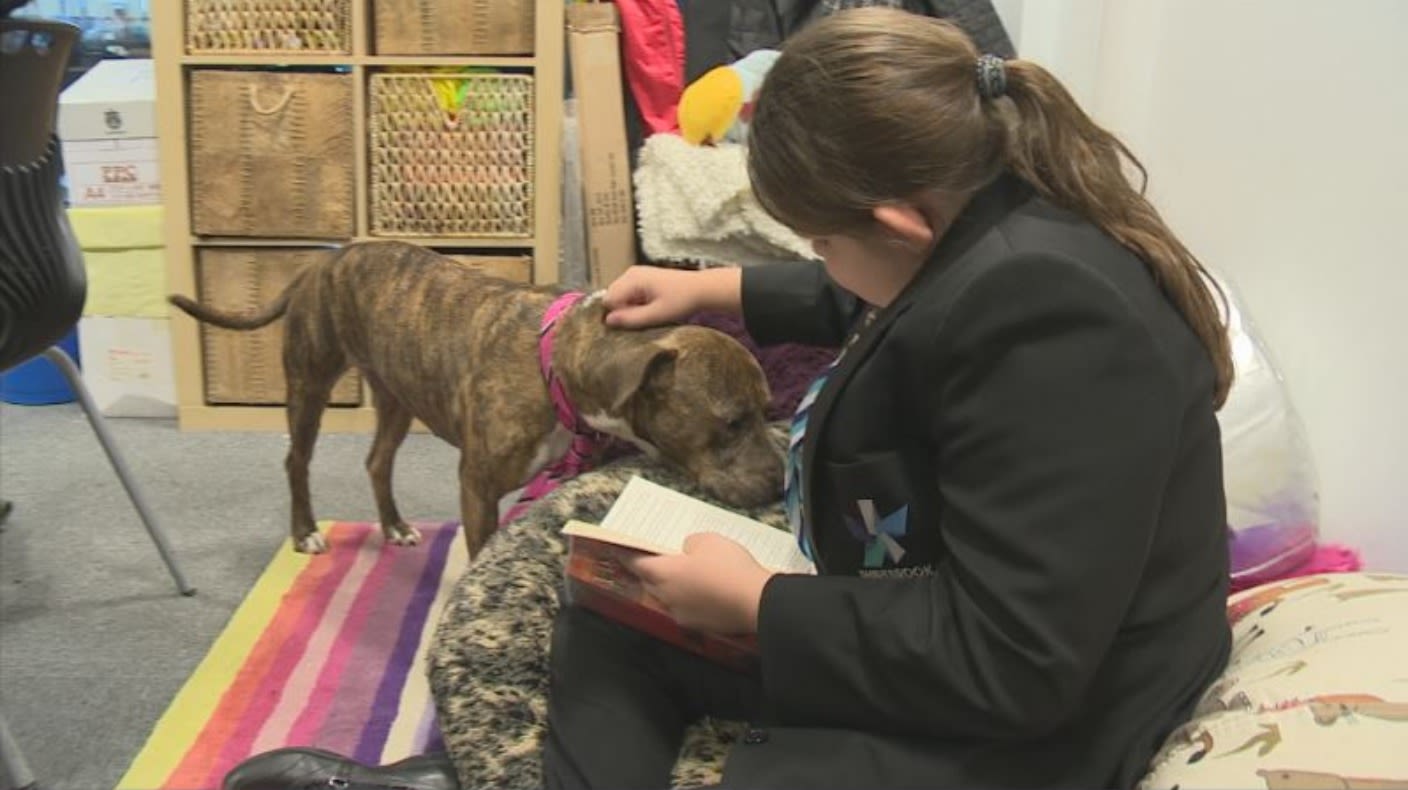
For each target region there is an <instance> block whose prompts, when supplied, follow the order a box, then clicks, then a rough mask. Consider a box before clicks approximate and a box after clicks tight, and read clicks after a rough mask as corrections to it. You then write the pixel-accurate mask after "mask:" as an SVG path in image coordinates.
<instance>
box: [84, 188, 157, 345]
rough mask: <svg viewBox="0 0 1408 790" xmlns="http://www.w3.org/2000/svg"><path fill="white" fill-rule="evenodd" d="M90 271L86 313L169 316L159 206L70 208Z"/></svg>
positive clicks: (85, 303) (153, 316) (128, 316)
mask: <svg viewBox="0 0 1408 790" xmlns="http://www.w3.org/2000/svg"><path fill="white" fill-rule="evenodd" d="M68 219H69V223H70V224H71V225H72V226H73V235H74V237H75V238H77V239H78V246H79V247H80V248H81V249H82V250H83V266H84V269H86V270H87V273H88V299H87V301H85V302H84V305H83V314H84V315H101V316H124V317H127V318H167V317H169V316H170V308H169V307H167V304H166V295H167V287H166V255H165V248H164V247H163V246H162V238H161V230H162V209H161V206H103V207H98V208H91V207H90V208H71V209H69V212H68Z"/></svg>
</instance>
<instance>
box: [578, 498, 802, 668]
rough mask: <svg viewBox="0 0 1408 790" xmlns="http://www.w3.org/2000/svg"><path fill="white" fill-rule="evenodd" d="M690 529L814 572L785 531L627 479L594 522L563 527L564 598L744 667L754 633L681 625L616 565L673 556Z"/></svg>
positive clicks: (762, 560)
mask: <svg viewBox="0 0 1408 790" xmlns="http://www.w3.org/2000/svg"><path fill="white" fill-rule="evenodd" d="M697 532H717V533H719V534H721V535H723V536H725V537H728V538H731V539H733V540H735V541H737V542H738V543H739V544H741V545H742V546H743V547H744V548H746V549H747V550H748V551H749V553H751V554H752V555H753V557H754V558H755V559H757V560H758V563H759V564H760V565H762V566H763V567H765V568H768V569H769V570H774V571H778V572H780V573H814V572H815V569H814V568H813V566H812V563H811V562H810V561H808V560H807V558H806V557H804V556H803V555H802V552H801V551H800V550H799V549H798V548H797V540H796V538H795V537H794V536H793V535H792V534H791V533H789V532H786V531H783V530H779V529H774V528H772V527H769V526H768V525H766V524H763V523H761V522H758V521H754V520H752V519H750V518H747V517H745V516H741V515H739V514H737V513H734V512H732V511H730V510H725V509H724V508H720V507H716V506H714V505H711V504H709V503H707V502H702V501H700V500H698V499H695V498H693V497H691V496H688V495H685V494H681V493H679V492H678V491H674V490H672V489H669V488H665V487H664V486H661V485H659V484H656V483H652V482H650V481H649V480H646V479H644V478H641V477H633V478H631V480H630V482H628V483H627V484H626V487H625V489H624V490H622V492H621V495H620V496H619V497H617V499H616V502H615V503H614V504H613V505H612V506H611V510H609V511H608V512H607V514H606V517H605V518H603V519H602V521H601V524H599V525H597V524H587V523H584V522H581V521H569V522H567V524H565V525H564V526H563V528H562V533H563V534H564V535H566V536H568V539H569V546H568V553H567V580H566V581H567V594H568V597H569V600H570V601H571V602H572V603H574V604H576V605H578V606H583V607H586V608H588V609H591V610H592V611H595V612H596V613H598V614H600V615H601V616H603V617H608V618H611V619H613V620H616V621H618V622H621V623H623V624H625V625H628V626H630V627H632V628H636V629H638V630H640V631H643V632H645V633H648V634H650V635H652V636H654V637H656V638H657V639H662V640H664V641H666V642H669V643H671V644H673V645H675V646H677V647H680V648H683V649H685V650H689V651H691V652H694V653H697V654H699V655H702V656H704V657H705V658H709V659H711V660H714V661H718V662H719V663H722V664H726V665H729V666H733V667H734V668H738V669H746V668H748V667H750V666H752V665H753V663H754V661H755V660H756V654H757V641H756V639H755V638H754V636H753V635H751V634H749V635H740V636H730V635H723V634H706V633H701V632H699V631H695V630H692V629H688V628H684V627H683V626H681V625H680V624H679V623H677V622H675V619H674V618H673V617H671V616H670V613H669V610H667V609H666V608H665V607H664V605H662V604H661V603H660V602H659V601H657V600H655V599H654V598H652V597H651V596H650V595H648V594H646V592H645V591H644V589H642V587H641V584H640V581H639V580H637V579H636V578H635V577H634V576H633V575H632V574H631V573H630V572H629V571H627V570H626V569H625V568H624V567H622V565H621V560H622V558H624V557H627V556H631V555H639V554H642V553H644V554H678V553H680V552H681V551H682V550H683V547H684V540H685V538H687V537H688V536H690V535H692V534H695V533H697Z"/></svg>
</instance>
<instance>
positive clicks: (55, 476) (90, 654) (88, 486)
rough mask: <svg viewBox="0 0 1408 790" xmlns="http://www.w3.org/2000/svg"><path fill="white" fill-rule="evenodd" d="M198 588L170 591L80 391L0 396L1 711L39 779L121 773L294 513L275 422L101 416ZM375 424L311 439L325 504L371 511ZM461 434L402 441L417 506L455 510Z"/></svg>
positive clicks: (318, 503)
mask: <svg viewBox="0 0 1408 790" xmlns="http://www.w3.org/2000/svg"><path fill="white" fill-rule="evenodd" d="M108 424H109V426H110V427H111V428H112V430H113V433H114V434H115V435H116V437H117V440H118V442H119V443H120V445H121V448H122V451H123V452H124V454H125V456H126V458H127V461H128V464H129V466H130V467H131V468H132V470H133V472H134V473H135V475H136V476H137V478H138V480H139V481H140V483H141V484H142V486H143V488H144V489H145V492H146V494H147V498H148V502H149V504H150V505H151V507H152V508H153V509H154V511H155V512H156V515H157V518H158V519H159V520H160V521H161V523H162V525H163V526H164V527H165V529H166V532H167V535H168V538H169V539H170V541H171V543H172V544H173V548H174V551H175V553H176V556H177V558H178V559H179V560H180V562H181V564H182V566H183V570H184V571H185V572H186V575H187V577H188V578H189V579H190V581H191V583H192V584H193V585H195V586H196V587H197V588H198V592H197V594H196V596H195V597H194V598H182V597H179V596H178V595H177V594H176V591H175V587H174V586H173V584H172V582H171V579H170V577H169V576H168V575H167V573H166V570H165V567H164V566H163V565H162V563H161V559H160V557H159V556H158V555H157V553H156V549H155V547H154V546H153V545H152V544H151V542H150V540H149V539H148V538H147V534H146V531H145V530H144V529H142V525H141V522H140V521H139V520H138V518H137V515H136V512H135V511H134V510H133V509H132V506H131V504H130V503H129V502H128V500H127V498H126V495H125V494H124V493H123V490H122V487H121V485H120V484H119V483H118V481H117V478H116V476H115V475H114V474H113V472H112V469H111V468H110V467H109V466H108V463H107V459H106V458H105V457H104V456H103V454H102V451H101V449H100V447H99V445H98V443H97V439H96V437H95V436H94V435H93V433H92V431H91V429H90V428H89V427H88V423H87V421H86V420H85V419H84V417H83V414H82V412H81V411H80V410H79V409H78V408H77V407H76V406H71V405H70V406H46V407H23V406H11V405H3V406H0V497H3V498H5V499H10V500H13V501H14V502H15V511H14V513H13V514H11V516H10V520H9V521H8V522H7V523H6V524H5V526H4V527H3V532H0V711H3V712H4V715H5V716H6V718H7V719H8V720H9V723H10V727H11V730H12V732H13V734H14V736H15V738H16V740H17V741H18V742H19V744H20V746H21V748H22V749H23V750H24V752H25V755H26V757H27V759H28V760H29V763H30V767H31V768H32V769H33V770H34V772H35V774H36V775H37V776H38V778H39V780H40V782H41V785H42V786H44V787H48V788H54V790H103V789H105V788H112V787H114V786H115V785H116V783H117V781H118V780H119V779H120V778H121V776H122V774H123V773H124V772H125V771H126V770H127V767H128V765H129V764H130V762H131V760H132V758H133V757H134V756H135V755H136V753H137V752H138V751H139V750H140V748H141V746H142V743H143V741H144V740H145V738H146V735H147V734H148V732H149V731H150V730H151V728H152V726H153V725H154V724H155V723H156V720H157V718H158V717H159V716H160V715H161V713H162V712H163V711H164V710H165V709H166V706H167V704H168V703H169V702H170V701H171V699H172V697H173V696H174V695H175V694H176V692H177V691H178V690H179V689H180V687H181V684H182V682H184V680H185V678H186V677H187V676H188V675H189V674H190V672H191V671H192V670H193V669H194V668H195V666H196V664H197V663H199V661H200V659H201V658H202V657H203V656H204V655H205V652H206V650H207V649H208V648H209V646H210V644H211V643H212V642H213V641H214V639H215V637H216V636H217V635H218V634H219V633H220V629H221V628H222V627H223V626H224V625H225V623H226V621H227V620H228V619H229V617H230V615H231V614H232V613H233V612H234V610H235V608H236V607H237V606H238V605H239V603H240V601H241V600H242V599H243V598H244V596H245V594H246V592H248V590H249V588H250V586H251V585H252V584H253V583H254V580H255V579H256V578H257V577H258V575H259V573H260V571H262V570H263V568H264V566H265V565H266V564H267V563H268V562H269V560H270V558H271V557H272V556H273V553H274V551H275V550H276V548H277V547H278V546H279V543H280V541H282V540H283V538H284V537H285V535H286V534H287V530H288V512H287V507H288V495H287V488H286V485H285V482H284V476H283V454H284V450H285V447H286V441H287V440H286V438H285V437H284V436H283V435H281V434H268V433H265V434H258V433H182V432H180V431H179V430H178V429H177V427H176V425H175V423H174V422H172V421H165V420H120V419H115V420H109V421H108ZM369 445H370V437H367V436H361V435H346V434H329V435H325V436H323V437H322V438H321V440H320V441H319V443H318V446H317V452H316V454H315V457H314V463H313V472H312V478H313V482H312V486H313V504H314V508H315V512H316V514H317V516H318V518H320V519H345V520H358V521H375V520H376V509H375V506H374V505H373V502H372V497H371V490H370V488H369V486H368V484H367V482H366V474H365V472H364V471H363V467H362V463H363V458H364V456H365V454H366V451H367V448H368V446H369ZM455 468H456V454H455V451H454V450H453V449H452V448H450V447H449V446H448V445H445V444H444V443H442V442H440V441H439V440H437V439H435V438H433V437H431V436H427V435H424V434H416V435H412V436H411V437H410V438H409V439H407V441H406V444H405V446H404V447H403V448H402V450H401V454H400V455H399V456H398V458H397V468H396V491H397V494H398V499H399V502H400V505H401V512H402V514H403V515H404V516H405V517H406V518H408V519H412V520H446V519H453V518H457V514H458V507H459V506H458V501H459V499H458V494H457V493H456V487H455V483H454V476H455Z"/></svg>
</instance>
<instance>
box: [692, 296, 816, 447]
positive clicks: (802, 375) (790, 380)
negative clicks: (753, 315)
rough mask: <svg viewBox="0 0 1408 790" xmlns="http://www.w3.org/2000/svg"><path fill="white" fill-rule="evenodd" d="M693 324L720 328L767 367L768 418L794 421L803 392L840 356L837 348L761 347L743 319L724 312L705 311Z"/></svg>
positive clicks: (785, 345) (765, 371)
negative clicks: (770, 399) (749, 332)
mask: <svg viewBox="0 0 1408 790" xmlns="http://www.w3.org/2000/svg"><path fill="white" fill-rule="evenodd" d="M689 323H691V324H696V325H699V326H707V327H710V328H711V329H717V330H719V331H720V332H723V333H724V334H726V335H729V336H730V337H732V338H734V339H735V340H737V341H738V342H740V343H742V344H743V345H744V346H745V347H746V348H747V349H748V350H749V351H750V352H752V353H753V356H755V357H757V358H758V363H759V364H761V365H762V366H763V374H764V375H766V376H767V379H768V387H770V388H771V389H772V401H771V402H770V403H769V404H768V420H769V421H776V420H790V419H792V413H793V412H794V411H796V410H797V404H798V403H799V402H800V401H801V400H802V395H803V394H804V393H805V392H806V391H807V387H808V386H810V385H811V383H812V380H813V379H815V378H816V377H817V376H818V375H820V373H821V371H822V369H823V368H825V367H826V366H827V365H829V364H831V360H833V359H835V358H836V349H834V348H821V347H819V346H804V345H797V344H792V343H787V344H783V345H779V346H768V347H767V348H761V347H759V346H758V344H757V343H756V342H754V341H753V338H752V337H750V336H749V335H748V332H747V331H746V330H744V328H743V320H742V319H741V318H737V317H735V316H730V315H724V314H720V313H701V314H699V315H696V316H694V317H693V318H691V319H690V320H689Z"/></svg>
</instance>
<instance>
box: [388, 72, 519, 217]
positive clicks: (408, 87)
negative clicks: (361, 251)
mask: <svg viewBox="0 0 1408 790" xmlns="http://www.w3.org/2000/svg"><path fill="white" fill-rule="evenodd" d="M441 80H443V81H449V82H450V83H451V84H452V87H454V88H457V89H458V93H457V95H462V96H463V97H464V99H463V105H462V107H461V108H460V109H459V110H458V111H456V112H453V113H447V112H446V110H445V109H443V108H442V106H441V103H440V101H441V100H440V99H439V98H438V97H437V94H436V91H435V83H436V81H441ZM370 113H371V156H370V160H371V162H370V164H371V232H372V234H373V235H376V236H438V237H456V238H471V237H480V238H489V237H497V238H528V237H531V236H532V234H533V78H532V77H531V76H527V75H521V74H468V75H459V74H450V75H447V74H390V73H383V74H374V75H372V78H371V102H370Z"/></svg>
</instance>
